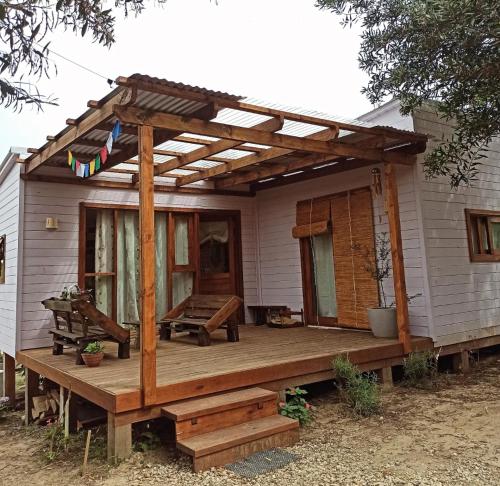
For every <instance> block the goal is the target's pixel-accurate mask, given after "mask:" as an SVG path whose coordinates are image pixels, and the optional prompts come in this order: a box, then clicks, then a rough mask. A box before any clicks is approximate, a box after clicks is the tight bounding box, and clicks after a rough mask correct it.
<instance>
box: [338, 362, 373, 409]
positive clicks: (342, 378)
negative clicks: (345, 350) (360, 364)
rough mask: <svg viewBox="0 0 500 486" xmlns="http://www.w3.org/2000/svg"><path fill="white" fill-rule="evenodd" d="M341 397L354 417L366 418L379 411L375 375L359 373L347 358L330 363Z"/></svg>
mask: <svg viewBox="0 0 500 486" xmlns="http://www.w3.org/2000/svg"><path fill="white" fill-rule="evenodd" d="M332 367H333V371H334V372H335V375H336V376H337V379H338V381H339V388H340V391H341V396H342V397H343V399H344V400H345V402H346V403H347V405H349V407H351V408H352V410H353V412H354V413H355V414H356V415H360V416H362V417H368V416H370V415H373V414H374V413H376V412H378V411H379V410H380V387H379V385H378V383H377V381H378V377H377V375H376V374H375V373H361V372H360V370H359V369H358V368H357V366H355V365H353V364H352V363H351V362H350V361H349V360H348V359H347V358H344V357H337V358H335V360H334V361H333V363H332Z"/></svg>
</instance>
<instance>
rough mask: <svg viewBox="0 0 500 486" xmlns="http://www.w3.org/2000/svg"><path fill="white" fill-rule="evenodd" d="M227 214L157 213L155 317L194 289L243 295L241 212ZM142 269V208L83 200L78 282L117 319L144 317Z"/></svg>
mask: <svg viewBox="0 0 500 486" xmlns="http://www.w3.org/2000/svg"><path fill="white" fill-rule="evenodd" d="M225 213H226V212H224V211H221V212H217V213H215V212H210V213H204V212H203V211H199V212H197V211H187V210H181V211H178V210H174V211H169V210H158V211H156V212H155V253H156V254H155V261H156V269H155V270H156V275H155V276H156V316H157V318H161V317H162V316H163V315H164V314H165V313H166V312H167V311H168V309H171V308H172V307H174V306H176V305H177V304H179V303H180V302H182V301H183V300H184V299H185V298H186V297H188V296H189V295H191V294H192V293H195V292H198V293H208V294H226V293H230V294H235V295H240V296H241V295H242V284H239V285H238V282H241V280H240V279H241V270H240V269H241V266H240V259H239V258H238V256H239V257H240V249H239V248H236V245H237V244H239V241H240V240H239V237H238V238H237V237H236V231H237V229H238V231H239V214H233V213H234V212H231V214H227V215H226V214H225ZM240 258H241V257H240ZM139 272H140V241H139V214H138V211H137V210H136V209H135V208H130V209H128V208H127V207H116V208H101V207H92V206H86V205H82V207H81V215H80V257H79V286H80V287H81V288H85V289H87V290H90V291H91V292H92V295H93V296H94V298H95V301H96V306H97V307H98V308H99V309H100V310H101V311H102V312H104V313H105V314H106V315H108V316H110V317H112V318H113V319H115V320H116V321H117V322H118V323H124V322H139V320H140V314H141V309H140V305H141V302H140V278H139V277H140V275H139Z"/></svg>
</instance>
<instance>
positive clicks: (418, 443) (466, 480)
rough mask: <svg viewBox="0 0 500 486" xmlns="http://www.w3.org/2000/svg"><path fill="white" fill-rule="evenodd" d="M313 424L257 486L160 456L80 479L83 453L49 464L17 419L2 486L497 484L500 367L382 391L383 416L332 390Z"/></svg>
mask: <svg viewBox="0 0 500 486" xmlns="http://www.w3.org/2000/svg"><path fill="white" fill-rule="evenodd" d="M312 397H313V398H312V402H313V404H314V405H315V407H316V412H315V414H316V417H315V421H314V424H313V425H311V426H309V427H307V428H305V429H302V432H301V440H300V442H299V443H298V444H297V445H296V446H294V447H290V448H288V450H289V451H290V452H293V453H295V454H297V455H298V456H299V459H298V460H297V461H296V462H293V463H291V464H289V465H287V466H286V467H284V468H282V469H279V470H275V471H273V472H270V473H267V474H265V475H261V476H259V477H257V478H255V479H245V478H242V477H239V476H237V475H235V474H234V473H232V472H230V471H228V470H227V469H224V468H218V469H213V470H211V471H207V472H204V473H199V474H193V473H191V472H190V468H189V461H188V460H187V459H186V458H184V457H183V456H179V455H177V454H176V453H175V451H168V450H165V449H164V448H160V449H157V450H155V451H150V452H148V453H144V454H143V453H135V454H134V455H133V456H132V457H131V458H130V459H129V460H128V461H125V462H123V463H122V464H120V465H119V466H118V467H115V468H110V467H108V466H107V465H105V464H104V463H103V462H100V461H97V460H94V461H92V462H91V464H90V470H89V473H88V474H87V475H86V476H85V477H81V476H80V473H79V464H80V463H81V457H80V456H81V454H76V455H75V456H74V457H73V458H67V457H66V458H62V459H59V460H57V461H55V462H54V463H51V464H49V465H47V464H46V463H44V462H43V461H42V459H41V455H40V453H39V448H40V441H39V434H40V432H37V431H31V432H30V433H27V432H26V431H24V429H23V428H22V427H18V426H17V425H16V422H15V420H16V417H10V418H9V419H8V421H7V423H4V424H0V484H7V483H8V484H9V485H12V484H14V485H16V486H22V485H28V484H29V485H31V486H37V485H42V484H44V485H59V484H61V485H62V484H65V485H68V484H75V485H80V484H86V485H96V486H122V485H123V486H125V485H126V486H138V485H150V484H151V485H157V484H158V485H160V484H161V485H179V486H184V485H185V486H188V485H189V486H196V485H200V486H201V485H204V486H211V485H214V486H215V485H216V486H220V485H224V486H226V485H227V486H233V485H234V486H236V485H238V486H241V485H259V486H260V485H266V486H267V485H303V484H307V485H308V486H315V485H335V484H339V485H396V484H398V485H403V484H404V485H406V484H411V485H433V486H434V485H494V484H498V485H500V432H499V430H500V361H496V362H494V363H492V364H489V365H487V366H480V367H478V368H477V369H476V370H475V371H474V372H473V373H472V374H470V375H468V376H460V375H441V376H440V378H439V381H438V383H437V385H436V387H435V388H434V389H431V390H429V389H407V388H402V387H395V388H394V389H393V390H391V391H388V392H384V395H383V404H384V407H383V410H384V411H383V413H382V414H380V415H378V416H376V417H371V418H368V419H357V418H354V417H352V416H351V414H350V413H349V411H348V410H346V409H345V407H344V406H343V405H342V404H340V403H339V402H338V397H337V394H336V393H334V392H333V391H328V390H327V391H323V392H322V393H313V394H312Z"/></svg>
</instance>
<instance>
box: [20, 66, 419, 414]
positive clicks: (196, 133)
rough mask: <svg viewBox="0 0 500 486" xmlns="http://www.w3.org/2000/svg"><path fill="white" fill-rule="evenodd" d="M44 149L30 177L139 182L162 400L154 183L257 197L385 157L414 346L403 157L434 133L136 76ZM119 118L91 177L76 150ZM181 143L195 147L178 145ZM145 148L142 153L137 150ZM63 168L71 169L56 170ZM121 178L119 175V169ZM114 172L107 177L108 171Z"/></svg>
mask: <svg viewBox="0 0 500 486" xmlns="http://www.w3.org/2000/svg"><path fill="white" fill-rule="evenodd" d="M116 83H117V85H118V87H117V88H116V89H115V90H113V91H112V92H111V93H110V94H109V95H108V96H106V97H105V98H103V99H102V100H100V101H89V102H88V107H89V109H88V110H87V111H86V112H85V113H84V114H83V115H81V116H80V117H78V118H76V119H68V120H67V127H66V128H65V129H64V130H63V131H62V132H60V133H59V134H58V135H56V136H54V137H47V143H46V144H45V145H44V146H42V147H41V148H39V149H29V151H30V152H31V156H30V157H29V158H28V159H26V161H25V164H26V170H25V175H24V176H23V177H25V178H26V179H28V180H39V181H46V182H63V183H70V184H84V185H91V186H92V185H95V186H101V187H109V188H129V189H137V188H138V190H139V218H140V240H141V260H140V265H141V272H140V274H141V285H142V306H141V312H142V315H141V323H142V325H141V333H142V334H141V389H142V393H143V405H144V406H148V405H151V404H154V403H156V334H155V324H156V322H155V257H154V255H155V239H154V192H155V191H168V192H189V193H215V194H230V195H235V194H236V195H244V196H251V195H253V194H254V193H255V191H256V190H261V189H265V188H268V187H272V186H275V185H277V184H285V183H291V182H295V181H297V180H304V179H307V178H311V177H317V176H322V175H327V174H333V173H338V172H342V171H346V170H351V169H354V168H358V167H363V166H368V165H371V164H374V163H383V164H384V167H385V181H386V188H385V189H386V190H385V197H386V209H387V213H388V220H389V228H390V241H391V249H392V261H393V276H394V286H395V296H396V309H397V322H398V329H399V340H400V342H401V343H402V344H403V347H404V350H405V352H409V351H410V349H411V339H410V334H409V325H408V302H407V294H406V284H405V275H404V265H403V251H402V243H401V228H400V219H399V204H398V193H397V186H396V178H395V170H396V168H395V166H396V165H397V164H405V165H410V164H414V163H415V162H416V154H418V153H421V152H423V151H424V150H425V146H426V137H425V136H423V135H420V134H416V133H413V132H407V131H402V130H397V129H394V128H389V127H380V126H369V125H368V124H363V123H361V122H360V123H359V124H356V123H352V122H347V121H341V120H336V119H330V118H328V117H321V116H319V115H317V114H311V113H304V112H301V111H299V110H288V111H287V110H283V109H278V108H275V107H270V106H265V105H261V104H254V103H250V102H248V101H245V100H244V99H242V98H241V97H237V96H233V95H229V94H227V93H221V92H215V91H210V90H206V89H202V88H197V87H192V86H186V85H182V84H178V83H172V82H170V81H166V80H161V79H156V78H150V77H148V76H143V75H133V76H131V77H128V78H125V77H120V78H118V79H117V80H116ZM116 120H119V121H120V122H121V124H122V135H121V136H120V137H119V139H118V140H117V141H116V142H115V143H114V144H113V150H112V152H111V154H110V155H109V158H108V160H107V161H106V164H105V165H103V167H102V170H101V171H100V172H98V173H97V174H96V175H94V176H91V177H88V178H85V179H81V178H78V177H76V176H75V175H74V174H72V172H71V171H70V169H69V168H68V166H67V151H68V150H71V151H72V153H73V154H74V155H75V156H77V157H79V158H80V159H81V160H82V161H85V160H90V159H91V158H92V157H93V156H94V155H95V154H96V153H97V152H98V150H99V148H100V147H102V146H103V145H104V144H105V142H106V138H107V136H108V133H109V131H110V130H111V129H112V127H113V124H114V123H115V121H116ZM169 142H176V143H177V144H179V145H180V146H182V147H186V146H187V147H190V148H191V149H190V150H182V151H179V150H172V149H169V148H168V147H167V148H165V144H166V143H169ZM135 157H137V158H135ZM46 167H59V168H60V171H61V173H64V174H65V175H61V176H59V175H54V169H52V170H51V171H50V173H48V172H47V170H44V169H45V168H46ZM110 175H112V176H115V177H116V179H110V178H109V176H110ZM106 176H107V177H106Z"/></svg>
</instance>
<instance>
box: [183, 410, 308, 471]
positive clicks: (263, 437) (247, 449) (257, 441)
mask: <svg viewBox="0 0 500 486" xmlns="http://www.w3.org/2000/svg"><path fill="white" fill-rule="evenodd" d="M298 438H299V423H298V421H296V420H292V419H289V418H287V417H283V416H281V415H272V416H269V417H264V418H261V419H257V420H252V421H251V422H245V423H242V424H239V425H234V426H232V427H226V428H224V429H219V430H215V431H213V432H210V433H208V434H203V435H197V436H195V437H191V438H188V439H182V440H179V441H178V442H177V448H178V449H179V450H181V451H182V452H184V453H186V454H188V455H190V456H192V457H193V469H194V471H195V472H198V471H202V470H204V469H208V468H210V467H214V466H223V465H225V464H229V463H231V462H234V461H237V460H239V459H243V458H245V457H248V456H249V455H251V454H254V453H255V452H260V451H263V450H267V449H272V448H274V447H286V446H289V445H292V444H294V443H295V442H296V441H297V440H298Z"/></svg>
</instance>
